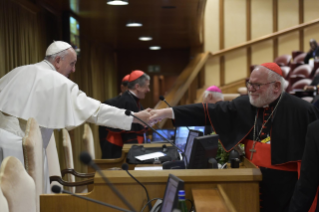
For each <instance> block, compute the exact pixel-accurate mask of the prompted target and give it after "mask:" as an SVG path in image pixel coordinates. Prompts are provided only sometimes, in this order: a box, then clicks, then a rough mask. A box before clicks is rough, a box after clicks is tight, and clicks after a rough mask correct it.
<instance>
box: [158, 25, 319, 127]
mask: <svg viewBox="0 0 319 212" xmlns="http://www.w3.org/2000/svg"><path fill="white" fill-rule="evenodd" d="M315 24H319V19H315V20H313V21H310V22H308V23H304V24H299V25H297V26H295V27H291V28H288V29H285V30H281V31H278V32H275V33H272V34H270V35H266V36H263V37H260V38H258V39H254V40H250V41H247V42H245V43H242V44H240V45H237V46H234V47H231V48H227V49H223V50H220V51H217V52H214V53H211V52H205V53H201V54H198V55H197V56H196V57H195V59H193V60H192V61H191V62H190V63H189V65H188V66H187V67H186V68H185V69H184V71H183V72H182V73H181V74H180V76H179V77H178V78H177V80H176V83H175V84H174V86H173V87H172V88H171V90H170V91H169V92H168V94H167V95H166V96H165V99H166V101H167V102H168V103H169V104H170V105H171V106H176V105H177V104H191V103H194V102H195V101H196V99H197V98H198V96H197V95H196V92H197V89H200V88H201V87H203V86H205V85H204V84H202V85H198V83H197V88H196V86H195V88H196V89H194V86H192V87H191V88H190V86H191V85H192V84H193V83H194V82H196V81H197V82H198V80H196V79H197V78H198V74H199V73H200V70H201V69H202V68H203V67H204V65H205V63H206V61H207V59H208V58H209V57H217V56H223V55H225V54H227V53H229V52H232V51H235V50H238V49H242V48H249V47H250V46H252V45H255V44H258V43H261V42H264V41H267V40H271V39H276V38H278V37H280V36H283V35H286V34H288V33H291V32H294V31H299V30H302V29H304V28H307V27H310V26H313V25H315ZM222 74H223V73H220V75H222ZM234 83H235V84H234V86H238V85H244V80H243V79H241V80H238V82H234ZM195 84H196V83H195ZM230 84H233V83H230ZM234 86H233V85H231V86H230V87H229V85H226V86H223V87H224V90H234V89H236V88H235V87H234ZM223 87H222V88H223ZM166 107H167V105H166V104H165V103H164V102H161V101H160V102H159V103H158V104H157V105H156V106H155V107H154V108H155V109H160V108H166ZM165 122H166V121H165V120H163V121H162V122H161V123H159V125H158V127H160V128H162V127H163V126H164V124H165Z"/></svg>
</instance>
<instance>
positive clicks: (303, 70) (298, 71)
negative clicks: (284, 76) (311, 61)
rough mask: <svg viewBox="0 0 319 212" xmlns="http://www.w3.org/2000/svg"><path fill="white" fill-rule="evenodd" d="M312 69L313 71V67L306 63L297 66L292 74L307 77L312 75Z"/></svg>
mask: <svg viewBox="0 0 319 212" xmlns="http://www.w3.org/2000/svg"><path fill="white" fill-rule="evenodd" d="M311 71H312V67H311V66H310V65H308V64H304V65H301V66H298V67H297V68H295V69H294V70H293V71H292V73H291V75H290V76H292V75H304V76H305V77H306V78H308V77H310V74H311Z"/></svg>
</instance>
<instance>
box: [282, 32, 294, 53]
mask: <svg viewBox="0 0 319 212" xmlns="http://www.w3.org/2000/svg"><path fill="white" fill-rule="evenodd" d="M294 50H299V32H292V33H289V34H287V35H283V36H281V37H279V39H278V56H280V55H283V54H291V52H292V51H294Z"/></svg>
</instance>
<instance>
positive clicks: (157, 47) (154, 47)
mask: <svg viewBox="0 0 319 212" xmlns="http://www.w3.org/2000/svg"><path fill="white" fill-rule="evenodd" d="M160 49H161V47H160V46H150V50H160Z"/></svg>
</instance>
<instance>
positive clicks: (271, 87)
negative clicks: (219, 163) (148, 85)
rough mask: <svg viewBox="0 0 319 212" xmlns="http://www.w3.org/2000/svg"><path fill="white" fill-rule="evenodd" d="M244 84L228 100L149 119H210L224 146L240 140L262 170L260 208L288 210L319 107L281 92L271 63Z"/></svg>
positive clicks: (161, 112)
mask: <svg viewBox="0 0 319 212" xmlns="http://www.w3.org/2000/svg"><path fill="white" fill-rule="evenodd" d="M246 86H247V89H248V95H247V96H240V97H238V98H236V99H234V100H233V101H231V102H227V101H224V102H219V103H217V104H193V105H185V106H177V107H173V108H166V109H161V110H153V111H152V112H151V113H152V114H153V115H152V117H151V121H153V123H154V122H156V121H160V120H162V119H164V118H174V119H175V125H176V126H181V125H182V126H185V125H186V126H201V125H207V124H211V125H212V127H213V128H214V131H215V132H216V134H219V137H220V141H221V143H222V144H223V147H224V149H225V150H226V151H230V150H232V149H233V148H234V147H235V146H236V145H237V144H238V143H241V142H242V143H244V144H245V154H246V157H247V159H249V160H250V161H251V162H252V163H254V164H255V165H257V166H258V167H259V168H260V170H261V172H262V175H263V179H262V181H261V182H260V207H261V208H260V211H268V212H276V211H278V212H279V211H280V212H281V211H287V210H288V207H289V203H290V199H291V197H292V194H293V190H294V187H295V184H296V182H297V179H298V170H299V167H300V162H299V161H300V160H301V159H302V155H303V150H304V146H305V137H306V132H307V126H308V124H310V123H311V122H313V121H315V120H316V119H318V117H319V111H318V110H317V109H316V108H314V107H313V106H312V105H311V104H309V103H308V102H306V101H304V100H301V99H299V98H297V97H295V96H292V95H290V94H287V93H285V92H284V88H285V79H284V78H283V75H282V71H281V69H280V67H279V66H278V65H277V64H275V63H264V64H262V65H260V66H258V67H256V68H255V69H254V70H253V72H252V73H251V75H250V78H249V81H248V82H247V84H246Z"/></svg>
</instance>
